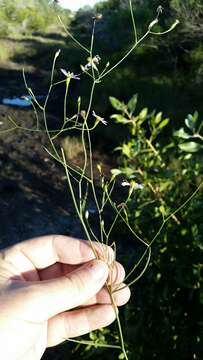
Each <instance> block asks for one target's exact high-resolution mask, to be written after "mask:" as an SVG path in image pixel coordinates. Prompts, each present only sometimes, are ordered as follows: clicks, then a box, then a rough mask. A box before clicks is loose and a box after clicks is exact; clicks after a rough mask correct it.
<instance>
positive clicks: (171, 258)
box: [110, 95, 203, 360]
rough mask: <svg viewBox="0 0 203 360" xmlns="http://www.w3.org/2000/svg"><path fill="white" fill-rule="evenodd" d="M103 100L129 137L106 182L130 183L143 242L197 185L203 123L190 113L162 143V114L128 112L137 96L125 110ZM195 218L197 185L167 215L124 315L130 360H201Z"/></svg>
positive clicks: (133, 216)
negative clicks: (112, 110) (119, 179)
mask: <svg viewBox="0 0 203 360" xmlns="http://www.w3.org/2000/svg"><path fill="white" fill-rule="evenodd" d="M110 101H111V104H112V105H113V107H114V109H116V110H117V113H116V114H114V115H112V117H111V118H112V119H113V120H114V121H116V122H117V123H120V124H123V125H124V126H125V127H126V126H127V127H128V131H129V135H128V139H127V141H125V142H123V144H122V145H121V146H119V147H117V149H116V150H117V151H119V152H120V154H121V156H120V166H119V167H118V168H117V169H113V170H112V176H113V177H114V178H119V177H121V179H123V178H124V179H125V181H126V183H127V182H129V183H133V182H134V183H136V184H137V187H135V190H134V191H135V193H134V198H133V199H132V200H130V202H129V204H128V207H127V208H125V211H127V212H128V217H129V218H130V223H131V225H132V227H133V228H135V229H137V233H138V234H139V236H141V237H142V238H144V240H145V241H148V242H150V241H151V239H153V237H154V236H156V233H157V229H158V228H159V226H160V224H161V223H162V221H163V220H164V219H167V217H168V216H169V214H171V213H173V211H174V210H175V209H177V207H179V206H181V204H183V203H184V202H185V200H187V199H188V197H189V196H190V194H191V193H192V191H194V189H195V188H196V187H197V186H198V185H199V184H200V183H201V182H202V180H203V163H202V152H203V137H202V127H203V121H200V120H199V119H198V113H197V112H195V113H194V114H193V115H191V114H190V115H188V116H187V118H186V119H185V126H184V128H181V129H179V130H178V131H175V132H173V134H171V136H170V138H169V141H168V140H166V138H165V135H164V133H165V132H166V130H165V129H166V128H167V125H168V123H169V119H168V118H164V117H163V114H162V113H161V112H159V113H156V112H155V111H153V112H149V110H148V109H147V108H144V109H142V111H141V112H139V113H138V114H135V110H136V104H137V96H136V95H134V96H133V97H132V98H131V99H130V101H129V102H128V103H127V104H125V103H124V102H121V101H119V100H118V99H115V98H110ZM167 138H168V136H167ZM138 185H139V186H138ZM202 213H203V192H202V187H201V188H200V189H199V192H198V193H197V194H196V197H195V198H194V199H193V200H192V201H191V202H190V203H188V204H187V206H186V207H184V208H182V210H181V211H180V212H178V213H176V212H174V213H173V216H172V218H171V220H170V221H169V222H167V223H165V230H164V232H160V234H159V236H158V237H156V241H155V242H154V243H153V257H152V260H151V263H150V268H149V269H148V271H147V272H146V273H145V276H144V277H143V278H142V279H141V281H140V282H139V283H138V284H137V290H136V291H135V303H134V304H133V305H132V306H131V307H130V308H129V310H128V314H127V317H128V322H129V323H128V327H127V334H128V335H127V338H130V339H131V349H130V350H131V359H135V358H136V359H140V360H141V359H152V358H155V359H171V357H173V358H174V359H184V360H186V359H188V360H189V359H199V358H200V357H199V356H200V351H201V348H200V338H201V334H202V329H203V328H202V326H203V323H202V321H201V319H200V314H201V313H202V305H203V299H202V293H201V291H200V286H201V283H202V260H201V259H202V252H203V246H202V238H203V218H202ZM124 235H125V234H124ZM142 266H143V267H144V265H142Z"/></svg>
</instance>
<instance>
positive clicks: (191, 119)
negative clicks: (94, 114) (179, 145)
mask: <svg viewBox="0 0 203 360" xmlns="http://www.w3.org/2000/svg"><path fill="white" fill-rule="evenodd" d="M196 120H197V115H195V114H194V116H193V115H191V114H189V115H188V116H187V118H186V119H185V125H186V126H187V127H188V128H189V129H190V130H191V131H194V130H195V125H196Z"/></svg>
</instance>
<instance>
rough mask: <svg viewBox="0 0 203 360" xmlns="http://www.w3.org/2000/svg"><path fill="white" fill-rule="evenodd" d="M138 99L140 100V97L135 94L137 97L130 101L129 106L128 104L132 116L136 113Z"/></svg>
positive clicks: (134, 96)
mask: <svg viewBox="0 0 203 360" xmlns="http://www.w3.org/2000/svg"><path fill="white" fill-rule="evenodd" d="M137 99H138V95H137V94H135V95H133V97H132V98H131V99H130V100H129V102H128V104H127V107H128V110H129V111H130V113H131V114H133V113H134V111H135V109H136V106H137Z"/></svg>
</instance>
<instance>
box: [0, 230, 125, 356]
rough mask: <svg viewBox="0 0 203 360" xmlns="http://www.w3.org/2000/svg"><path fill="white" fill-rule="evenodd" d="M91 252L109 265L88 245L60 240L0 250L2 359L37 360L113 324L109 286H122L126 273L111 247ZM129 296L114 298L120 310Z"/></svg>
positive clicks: (122, 293) (39, 240)
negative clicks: (48, 350) (65, 343)
mask: <svg viewBox="0 0 203 360" xmlns="http://www.w3.org/2000/svg"><path fill="white" fill-rule="evenodd" d="M93 247H94V249H95V251H96V253H97V254H98V257H99V258H100V259H103V260H105V261H102V260H96V259H95V255H94V252H93V250H92V247H91V246H90V243H89V242H87V241H84V240H78V239H74V238H71V237H66V236H59V235H52V236H44V237H39V238H35V239H31V240H27V241H24V242H21V243H19V244H16V245H14V246H12V247H9V248H7V249H5V250H2V251H0V311H1V313H0V314H1V315H0V334H1V335H0V351H1V358H2V359H5V360H39V359H40V358H41V356H42V355H43V353H44V351H45V349H46V347H49V346H54V345H57V344H59V343H61V342H63V341H64V340H65V339H67V338H71V337H75V336H80V335H83V334H85V333H88V332H90V331H92V330H95V329H98V328H101V327H104V326H107V325H109V324H110V323H111V322H113V321H114V320H115V310H114V308H113V306H112V304H111V300H110V296H109V294H108V290H107V287H106V286H105V284H106V283H108V282H109V281H111V286H112V287H114V286H116V284H120V283H122V281H123V279H124V276H125V272H124V269H123V267H122V265H121V264H119V263H118V262H114V261H113V260H114V254H113V251H112V249H111V248H110V247H108V246H105V245H102V244H99V243H95V242H93ZM106 259H108V261H107V260H106ZM107 262H108V264H107ZM109 269H111V270H109ZM110 279H111V280H110ZM122 287H123V286H122ZM129 297H130V291H129V289H128V287H125V288H124V289H122V290H120V291H117V292H115V294H114V300H115V303H116V305H117V306H120V305H123V304H125V303H126V302H127V301H128V299H129ZM71 309H74V310H72V311H70V310H71Z"/></svg>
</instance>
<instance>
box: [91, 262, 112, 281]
mask: <svg viewBox="0 0 203 360" xmlns="http://www.w3.org/2000/svg"><path fill="white" fill-rule="evenodd" d="M89 269H90V270H91V272H92V275H93V278H94V280H96V281H100V280H102V279H104V280H106V279H107V277H108V266H107V264H106V263H105V262H104V261H101V260H92V261H91V263H90V264H89Z"/></svg>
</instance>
